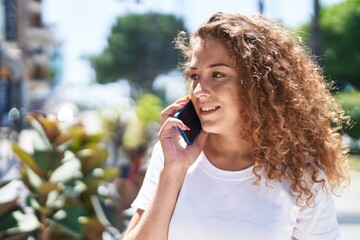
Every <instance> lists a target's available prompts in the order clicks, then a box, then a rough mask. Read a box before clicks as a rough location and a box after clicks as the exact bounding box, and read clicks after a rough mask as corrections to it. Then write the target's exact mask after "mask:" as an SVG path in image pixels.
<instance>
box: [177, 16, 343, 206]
mask: <svg viewBox="0 0 360 240" xmlns="http://www.w3.org/2000/svg"><path fill="white" fill-rule="evenodd" d="M199 38H201V39H218V40H221V41H222V42H223V43H224V44H225V45H226V46H227V48H228V50H229V52H230V54H231V56H232V60H233V63H234V66H236V67H237V71H238V75H239V76H240V77H239V81H238V91H239V99H238V100H239V105H240V106H241V107H240V112H239V114H240V115H241V116H242V117H243V119H244V122H245V127H244V131H243V132H242V137H243V138H246V139H247V140H248V141H250V142H252V143H253V146H254V149H255V156H254V158H255V168H254V173H255V175H256V176H257V179H258V180H257V181H259V180H260V175H259V171H264V172H265V177H266V178H267V179H268V180H279V181H281V180H283V179H288V180H290V189H289V190H290V192H291V193H292V194H293V195H294V196H296V199H297V202H298V204H303V203H304V201H305V204H308V203H309V201H310V200H314V199H313V198H314V191H313V190H312V189H313V185H314V184H315V183H320V184H322V186H325V182H326V181H325V177H326V179H327V180H328V182H329V183H330V186H331V188H332V190H334V189H335V188H336V187H338V186H340V184H341V183H342V182H344V180H346V179H347V173H346V172H347V171H346V170H347V161H346V151H345V150H344V149H343V148H342V138H341V135H340V133H339V131H340V130H341V129H342V127H343V125H344V124H347V122H348V117H347V116H346V115H345V113H344V111H343V109H342V108H341V106H340V105H339V104H338V103H337V102H336V100H335V99H334V98H333V97H332V95H331V92H330V84H329V81H326V80H325V79H324V76H323V74H322V71H321V69H320V67H319V66H318V65H317V64H316V61H315V60H314V59H313V58H312V57H311V54H310V53H309V51H308V50H307V49H306V48H305V46H304V45H303V44H302V43H301V40H300V38H298V37H296V36H295V35H294V34H292V33H290V31H288V30H287V29H285V28H284V27H282V26H281V25H280V24H277V23H274V22H271V21H270V20H268V19H266V18H264V17H262V16H260V15H254V16H249V17H246V16H243V15H240V14H223V13H216V14H214V15H213V16H212V17H211V18H210V19H209V20H208V21H207V22H206V23H204V24H202V25H201V26H200V27H199V28H198V29H197V30H196V31H195V32H194V33H193V34H192V35H191V36H190V39H189V38H188V37H187V35H186V34H185V33H184V32H181V33H179V35H178V37H177V38H176V40H175V45H176V47H177V48H178V49H180V50H181V51H182V53H183V57H184V58H183V61H182V62H181V66H182V67H183V68H184V71H185V73H186V72H187V69H188V67H189V63H190V61H191V55H192V48H193V44H194V43H195V41H196V40H197V39H199ZM322 172H323V173H324V174H325V176H324V174H322ZM311 202H313V201H311Z"/></svg>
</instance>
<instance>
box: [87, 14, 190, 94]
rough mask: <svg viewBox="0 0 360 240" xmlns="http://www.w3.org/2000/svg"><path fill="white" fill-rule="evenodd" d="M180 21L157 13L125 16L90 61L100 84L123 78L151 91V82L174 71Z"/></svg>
mask: <svg viewBox="0 0 360 240" xmlns="http://www.w3.org/2000/svg"><path fill="white" fill-rule="evenodd" d="M180 30H185V27H184V23H183V20H182V19H180V18H177V17H176V16H174V15H167V14H160V13H146V14H128V15H125V16H121V17H119V18H118V19H117V21H116V23H115V24H114V25H113V27H112V30H111V33H110V35H109V37H108V45H107V47H106V48H105V49H104V51H103V52H102V53H101V54H100V55H98V56H93V57H91V58H90V62H91V65H92V66H93V68H94V70H95V72H96V79H97V82H99V83H107V82H112V81H116V80H117V79H119V78H126V79H128V80H129V82H130V83H131V84H132V85H133V86H136V87H141V88H143V89H145V90H151V86H152V82H153V80H154V78H155V77H156V76H157V75H158V74H160V73H162V72H166V71H169V70H171V69H174V68H175V67H176V64H177V56H178V55H177V51H176V49H174V48H173V46H172V41H173V40H174V38H175V37H176V35H177V33H178V32H179V31H180Z"/></svg>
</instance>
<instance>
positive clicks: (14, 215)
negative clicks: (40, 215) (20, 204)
mask: <svg viewBox="0 0 360 240" xmlns="http://www.w3.org/2000/svg"><path fill="white" fill-rule="evenodd" d="M39 226H40V223H39V221H38V219H37V218H36V216H35V215H34V214H32V213H23V212H22V211H21V210H20V209H18V210H15V211H13V212H10V213H8V214H6V215H5V216H2V217H1V219H0V232H2V231H5V232H6V233H8V234H16V233H21V232H31V231H34V230H36V229H37V228H39Z"/></svg>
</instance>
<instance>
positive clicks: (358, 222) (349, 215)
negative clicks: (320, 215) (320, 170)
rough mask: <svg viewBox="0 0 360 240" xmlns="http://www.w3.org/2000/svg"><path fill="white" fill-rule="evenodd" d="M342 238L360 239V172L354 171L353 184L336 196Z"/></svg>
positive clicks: (349, 239)
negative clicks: (339, 195) (338, 196)
mask: <svg viewBox="0 0 360 240" xmlns="http://www.w3.org/2000/svg"><path fill="white" fill-rule="evenodd" d="M335 207H336V210H337V216H338V222H339V225H340V231H341V238H340V239H341V240H360V174H359V173H353V174H352V179H351V185H350V186H349V187H348V188H347V189H345V190H344V192H343V193H342V194H341V197H340V198H336V200H335Z"/></svg>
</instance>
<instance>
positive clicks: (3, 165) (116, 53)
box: [0, 0, 360, 239]
mask: <svg viewBox="0 0 360 240" xmlns="http://www.w3.org/2000/svg"><path fill="white" fill-rule="evenodd" d="M218 11H222V12H234V13H235V12H236V13H243V14H253V13H262V14H264V15H265V16H268V17H270V18H271V19H273V20H275V21H279V22H281V23H282V24H283V25H284V26H286V27H287V28H289V29H292V30H294V31H295V32H297V34H298V35H299V36H300V37H301V38H302V39H303V41H304V42H305V43H306V44H307V45H308V47H309V48H310V49H311V50H312V52H313V53H314V55H316V57H317V60H318V62H319V64H320V65H321V66H322V68H323V70H324V73H325V75H326V77H327V78H328V79H329V81H334V83H335V88H334V91H333V94H334V96H335V97H336V98H337V99H338V100H339V101H340V103H341V104H342V106H343V107H344V109H345V110H346V112H347V113H348V115H350V116H351V117H352V127H351V128H348V129H344V134H343V137H344V140H345V141H344V142H345V144H346V145H348V146H349V147H350V151H351V152H350V155H349V159H350V163H351V167H352V169H353V173H354V181H353V182H354V183H356V184H353V185H352V187H351V188H350V190H351V191H350V190H349V191H347V192H345V193H344V198H343V199H345V200H346V201H338V203H337V204H338V205H337V208H338V219H339V223H340V225H341V227H342V231H343V238H342V239H360V206H359V204H358V203H355V202H359V200H360V183H359V182H360V181H359V177H358V174H359V173H360V155H359V150H360V90H359V89H360V68H359V66H360V31H359V29H360V0H303V1H286V0H242V1H235V0H221V1H220V0H213V1H205V0H197V1H190V0H61V1H59V0H0V187H1V186H4V185H5V183H8V182H10V181H12V180H13V179H17V178H19V173H18V171H17V167H18V166H19V162H18V161H17V160H16V157H15V155H14V153H13V151H12V149H11V145H10V144H11V143H16V144H18V145H19V146H20V147H22V148H23V149H25V150H27V151H29V152H31V151H32V148H33V142H32V136H31V134H32V133H31V129H30V126H29V124H28V122H27V121H26V116H27V114H28V113H29V112H34V111H36V112H40V113H43V114H46V115H49V114H50V115H53V116H55V118H56V119H57V121H59V122H60V123H62V124H65V125H66V124H71V123H74V122H76V123H79V124H81V125H82V126H83V127H84V128H85V129H86V131H88V132H91V133H96V132H99V131H104V132H105V136H106V137H105V139H104V140H103V143H105V145H106V148H107V151H108V157H107V159H106V163H105V165H106V166H111V167H116V168H118V169H119V174H118V176H116V178H115V179H114V180H113V182H112V183H113V184H114V186H115V191H116V194H118V197H119V198H120V199H121V206H120V207H119V208H120V211H121V212H122V213H123V212H124V211H123V210H125V209H128V208H129V204H130V203H131V201H132V200H133V199H134V197H135V196H136V193H137V191H138V189H139V187H140V185H141V181H142V178H143V175H144V172H145V170H146V163H147V159H148V156H149V153H150V152H151V150H152V146H153V144H154V142H155V141H156V134H157V131H158V129H159V120H160V112H161V110H162V109H163V107H164V106H166V105H168V104H169V103H171V102H173V101H174V100H175V99H177V98H179V97H181V96H184V95H186V93H187V90H186V86H185V85H184V82H183V76H182V73H181V72H180V71H179V70H178V69H177V60H178V53H177V51H176V50H174V49H173V46H172V41H173V39H174V37H175V36H176V34H177V32H178V31H180V30H183V31H187V32H189V33H191V32H192V31H193V30H194V29H195V28H196V27H197V26H198V25H199V24H201V23H202V22H204V21H206V20H207V19H208V18H209V17H210V16H211V14H212V13H214V12H218ZM354 186H355V187H354ZM0 203H1V199H0ZM1 214H2V213H1V208H0V216H1ZM124 214H125V215H126V214H129V215H131V212H129V213H127V212H125V213H124ZM122 221H124V222H125V221H126V216H125V220H124V219H122ZM124 225H126V223H124ZM122 227H124V226H122ZM356 231H357V232H356ZM0 232H1V229H0ZM0 238H1V234H0Z"/></svg>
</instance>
